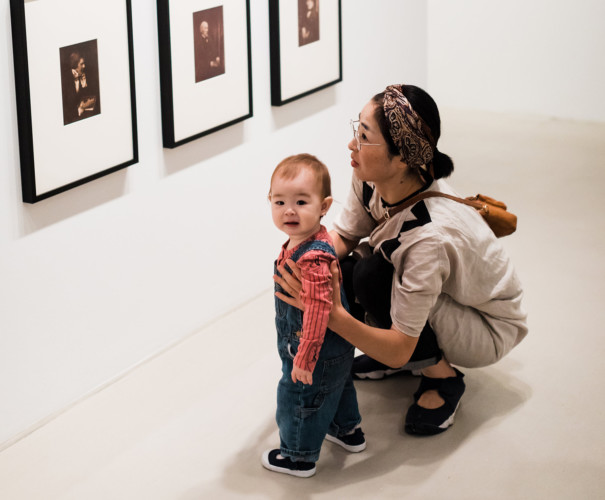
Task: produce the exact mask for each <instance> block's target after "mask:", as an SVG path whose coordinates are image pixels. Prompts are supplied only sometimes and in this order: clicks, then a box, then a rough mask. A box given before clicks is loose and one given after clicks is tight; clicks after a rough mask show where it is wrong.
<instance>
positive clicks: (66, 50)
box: [59, 40, 101, 125]
mask: <svg viewBox="0 0 605 500" xmlns="http://www.w3.org/2000/svg"><path fill="white" fill-rule="evenodd" d="M59 56H60V64H61V90H62V94H63V125H69V124H70V123H73V122H76V121H80V120H84V119H86V118H90V117H92V116H95V115H98V114H100V113H101V100H100V96H99V56H98V51H97V40H89V41H87V42H81V43H77V44H75V45H68V46H66V47H61V48H60V49H59Z"/></svg>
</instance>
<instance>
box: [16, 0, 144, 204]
mask: <svg viewBox="0 0 605 500" xmlns="http://www.w3.org/2000/svg"><path fill="white" fill-rule="evenodd" d="M73 5H74V4H73V2H68V1H67V0H57V1H54V2H31V1H26V0H10V9H11V26H12V39H13V60H14V68H15V87H16V89H15V90H16V101H17V124H18V125H17V126H18V133H19V156H20V167H21V186H22V195H23V201H24V202H26V203H36V202H39V201H41V200H44V199H46V198H49V197H51V196H54V195H57V194H59V193H62V192H64V191H67V190H69V189H72V188H75V187H77V186H80V185H82V184H84V183H87V182H90V181H92V180H95V179H98V178H99V177H102V176H105V175H108V174H111V173H113V172H116V171H118V170H121V169H123V168H125V167H128V166H129V165H132V164H134V163H137V162H138V138H137V118H136V94H135V80H134V54H133V36H132V9H131V3H130V0H97V1H91V2H80V3H79V4H78V8H77V9H73ZM82 19H86V20H87V22H86V23H83V22H82Z"/></svg>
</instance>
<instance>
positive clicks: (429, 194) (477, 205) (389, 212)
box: [377, 191, 489, 225]
mask: <svg viewBox="0 0 605 500" xmlns="http://www.w3.org/2000/svg"><path fill="white" fill-rule="evenodd" d="M435 197H441V198H448V199H450V200H454V201H457V202H458V203H462V204H464V205H468V206H469V207H473V208H474V209H476V210H479V211H483V212H485V213H487V212H489V207H488V206H487V205H486V204H485V203H482V202H480V201H476V199H475V198H476V197H472V198H471V199H468V198H467V199H465V198H458V197H457V196H452V195H451V194H445V193H440V192H438V191H425V192H424V193H419V194H417V195H416V196H414V197H412V198H410V199H409V200H407V201H404V202H403V203H402V204H401V205H397V206H394V207H392V208H389V207H385V209H386V213H385V214H384V216H382V217H381V218H380V219H379V220H378V221H377V222H378V225H380V224H383V223H385V222H386V221H388V220H389V219H390V218H391V217H393V215H395V214H397V213H399V212H401V211H402V210H405V209H406V208H408V207H410V206H412V205H413V204H414V203H417V202H419V201H420V200H424V199H426V198H435Z"/></svg>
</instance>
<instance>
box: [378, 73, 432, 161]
mask: <svg viewBox="0 0 605 500" xmlns="http://www.w3.org/2000/svg"><path fill="white" fill-rule="evenodd" d="M384 114H385V116H386V118H387V121H388V123H389V131H390V133H391V137H392V138H393V142H394V143H395V146H397V149H399V152H400V154H401V158H402V159H403V160H404V161H405V162H406V163H407V164H408V166H409V167H411V168H417V167H421V166H422V165H426V166H427V167H428V166H429V164H430V163H431V160H432V159H433V148H434V147H435V141H434V139H433V136H432V134H431V131H430V129H429V127H428V126H427V125H426V123H424V120H422V118H420V116H418V114H417V113H416V112H415V111H414V110H413V109H412V105H411V104H410V102H409V101H408V100H407V98H406V97H405V96H404V95H403V91H402V88H401V85H390V86H388V87H387V88H386V90H385V91H384Z"/></svg>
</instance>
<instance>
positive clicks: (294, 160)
mask: <svg viewBox="0 0 605 500" xmlns="http://www.w3.org/2000/svg"><path fill="white" fill-rule="evenodd" d="M304 168H306V169H309V170H310V171H311V172H312V173H313V175H314V176H315V179H316V180H317V186H318V188H319V190H320V193H321V196H322V197H323V198H327V197H328V196H332V187H331V182H330V172H329V171H328V167H326V166H325V165H324V164H323V163H322V162H321V161H319V160H318V159H317V158H316V157H315V156H313V155H310V154H307V153H302V154H298V155H294V156H288V157H287V158H284V159H283V160H282V161H280V162H279V164H278V165H277V167H275V170H274V171H273V175H272V176H271V184H270V186H273V179H275V178H277V177H281V178H282V179H294V177H296V176H297V175H298V174H299V173H300V172H301V170H302V169H304ZM269 197H271V188H269Z"/></svg>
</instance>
